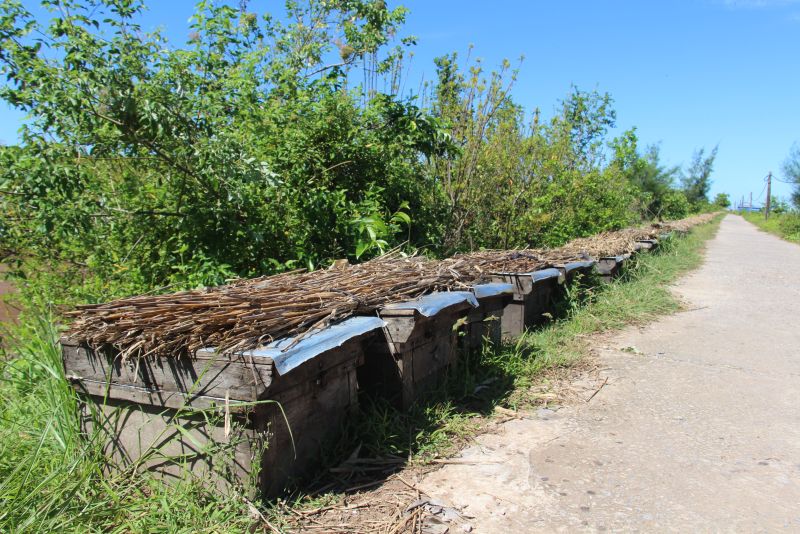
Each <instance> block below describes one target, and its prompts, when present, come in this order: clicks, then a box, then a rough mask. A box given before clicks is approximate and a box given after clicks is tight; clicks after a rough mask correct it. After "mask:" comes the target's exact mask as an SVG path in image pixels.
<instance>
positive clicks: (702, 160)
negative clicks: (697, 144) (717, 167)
mask: <svg viewBox="0 0 800 534" xmlns="http://www.w3.org/2000/svg"><path fill="white" fill-rule="evenodd" d="M718 148H719V147H714V149H713V150H711V152H710V153H709V154H708V156H705V149H704V148H701V149H699V150H696V151H695V153H694V156H693V157H692V163H691V165H689V168H688V169H687V170H686V174H684V176H683V177H682V178H681V183H682V184H683V192H684V193H685V194H686V199H687V200H688V201H689V203H690V204H691V205H692V207H693V208H694V209H698V208H699V207H700V206H701V205H702V204H707V203H708V191H709V189H711V173H712V172H713V170H714V160H715V159H716V157H717V149H718Z"/></svg>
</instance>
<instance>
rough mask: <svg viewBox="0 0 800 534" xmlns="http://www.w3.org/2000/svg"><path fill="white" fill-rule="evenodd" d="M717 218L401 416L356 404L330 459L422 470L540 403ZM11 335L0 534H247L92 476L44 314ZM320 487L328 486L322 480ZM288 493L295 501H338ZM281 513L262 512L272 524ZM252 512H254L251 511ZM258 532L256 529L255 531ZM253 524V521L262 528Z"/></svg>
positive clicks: (177, 499) (210, 509) (655, 290)
mask: <svg viewBox="0 0 800 534" xmlns="http://www.w3.org/2000/svg"><path fill="white" fill-rule="evenodd" d="M716 228H717V223H712V224H709V225H705V226H702V227H699V228H696V229H695V230H693V231H692V232H691V233H690V234H689V236H687V237H686V238H682V239H676V240H674V241H672V242H670V243H668V244H666V245H665V246H664V247H663V249H662V251H661V252H660V253H659V254H653V255H642V256H641V257H640V259H639V260H638V261H637V262H636V263H635V264H634V266H633V267H632V268H631V269H629V270H628V272H627V273H626V274H625V276H624V277H623V278H621V279H620V280H618V281H616V282H614V283H612V284H609V285H606V286H600V287H597V286H594V285H591V284H584V285H583V286H582V287H580V288H579V289H576V290H573V292H572V294H571V296H570V299H569V300H568V302H567V306H566V308H565V316H564V318H563V319H560V320H557V321H554V322H553V323H552V324H551V325H550V326H548V327H546V328H543V329H540V330H536V331H533V332H529V333H528V334H526V335H525V336H523V337H522V338H521V339H520V340H518V342H517V343H515V344H514V345H512V346H505V347H499V348H497V349H496V350H491V349H488V348H487V349H486V350H485V351H483V353H481V354H474V355H472V356H470V357H468V358H466V359H465V360H464V362H463V363H462V364H460V365H459V367H458V369H457V370H456V371H455V372H454V373H452V374H451V376H450V377H449V380H448V382H447V384H446V385H445V386H444V387H443V388H442V390H441V391H440V392H439V393H438V396H436V397H434V398H433V399H432V400H431V401H430V402H428V403H426V404H424V405H420V406H417V407H416V408H414V409H413V410H411V411H408V412H401V411H398V410H396V409H394V408H392V407H391V406H389V405H385V404H382V403H379V402H375V403H371V404H369V403H368V404H366V406H365V408H364V409H363V410H362V413H361V415H360V416H359V417H357V418H354V419H353V420H352V422H351V424H350V426H349V428H348V429H346V432H345V435H344V437H343V438H342V439H341V440H340V441H339V442H338V443H337V444H335V446H332V447H331V449H330V451H329V453H330V455H329V457H328V458H327V459H326V460H327V463H328V464H335V463H337V462H341V461H342V459H343V458H346V457H347V456H348V455H349V454H350V453H352V451H353V450H354V449H355V448H358V449H359V451H360V453H359V454H360V456H361V457H370V456H387V455H394V456H396V457H402V458H404V459H407V460H408V461H409V462H411V463H426V462H428V461H429V460H430V459H431V458H433V457H436V456H442V455H446V454H448V453H450V452H453V451H454V450H455V449H457V448H458V447H459V446H460V445H461V444H462V443H463V442H464V441H465V440H466V439H468V438H469V437H471V436H474V435H475V434H476V433H477V432H479V431H480V430H481V428H482V427H483V425H484V424H485V423H486V422H487V421H488V420H489V419H490V418H491V414H492V413H494V410H495V408H496V407H498V406H501V407H510V408H518V407H524V406H526V405H531V404H535V403H536V402H537V401H538V397H537V393H536V391H537V390H536V388H533V387H532V386H534V385H536V384H537V382H538V381H540V380H541V376H542V372H543V371H544V370H545V369H549V368H553V367H556V366H568V365H571V364H573V363H574V362H576V361H577V360H579V359H580V358H581V356H582V355H583V354H584V352H585V348H586V343H587V339H586V336H587V335H590V334H593V333H597V332H602V331H607V330H613V329H617V328H621V327H623V326H625V325H627V324H630V323H636V322H644V321H648V320H651V319H652V318H654V317H656V316H658V315H661V314H665V313H669V312H672V311H675V310H677V309H679V303H678V302H677V301H676V300H675V298H674V297H673V296H672V295H671V294H670V292H669V290H668V288H667V287H666V286H667V284H669V283H670V282H672V281H674V280H675V279H676V278H677V277H679V276H680V275H681V274H682V273H684V272H686V271H688V270H690V269H692V268H694V267H696V266H697V265H699V263H700V262H701V258H702V249H703V244H704V242H705V241H706V240H707V239H709V238H710V237H711V236H713V234H714V232H715V231H716ZM22 324H23V325H25V326H23V327H20V328H18V329H16V330H15V331H14V332H13V333H12V338H13V339H12V340H11V343H10V348H9V349H7V350H8V352H7V353H5V354H4V355H3V356H2V358H0V531H2V532H16V531H28V532H48V531H55V530H57V531H63V532H77V531H80V532H95V531H111V532H131V531H135V532H140V531H147V532H183V531H185V532H205V531H208V532H246V531H250V529H251V528H254V523H253V521H254V519H253V515H252V514H253V509H252V508H251V507H250V505H249V504H248V503H247V502H246V501H244V500H243V499H242V498H240V497H237V496H224V495H220V494H218V493H216V492H214V491H212V490H209V489H205V488H203V487H202V486H200V485H198V484H194V483H184V484H180V485H173V486H170V487H166V486H164V485H163V484H161V483H160V482H159V481H158V480H155V479H153V478H151V477H149V476H148V475H147V474H133V473H130V472H123V473H119V474H116V475H114V476H109V475H108V474H106V473H104V472H103V470H102V462H101V457H100V455H99V452H98V450H97V445H96V444H95V443H91V442H89V443H87V442H86V441H85V440H83V439H81V438H80V436H79V434H78V424H77V419H76V405H75V402H76V400H75V398H74V396H73V394H72V392H71V390H70V388H69V387H68V386H67V383H66V381H65V379H64V376H63V371H62V367H61V360H60V353H59V350H58V347H57V344H56V338H57V332H56V331H55V330H54V328H53V327H52V324H53V323H52V320H51V318H50V317H49V316H47V314H42V315H41V316H40V317H39V318H38V319H33V320H31V319H30V318H28V319H27V320H26V319H25V318H24V317H23V320H22ZM320 482H321V483H322V484H323V485H328V486H330V482H329V481H328V480H324V481H320ZM340 488H341V487H340V486H333V489H332V490H328V491H327V492H326V493H322V494H320V493H316V494H313V496H312V495H311V494H308V493H301V492H297V493H295V495H294V498H293V500H292V502H293V503H294V504H293V505H294V506H309V505H311V506H316V505H318V504H319V503H320V502H326V501H327V502H331V501H336V500H337V499H338V498H340V495H341V494H340V493H338V491H339V490H340ZM285 509H286V508H285V506H281V507H276V506H271V507H269V506H268V507H265V508H264V509H263V510H262V511H263V513H264V514H265V515H267V516H268V517H271V518H272V519H273V521H274V523H275V524H282V522H283V519H282V517H281V514H285V513H287V512H286V511H285ZM256 515H257V514H256ZM256 526H258V525H256ZM261 527H263V525H262V526H261Z"/></svg>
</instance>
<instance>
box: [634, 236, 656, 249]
mask: <svg viewBox="0 0 800 534" xmlns="http://www.w3.org/2000/svg"><path fill="white" fill-rule="evenodd" d="M657 246H658V240H656V239H642V240H640V241H637V242H636V245H635V247H636V248H635V251H636V252H641V251H644V250H654V249H655V248H656V247H657Z"/></svg>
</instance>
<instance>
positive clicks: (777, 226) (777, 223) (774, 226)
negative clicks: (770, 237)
mask: <svg viewBox="0 0 800 534" xmlns="http://www.w3.org/2000/svg"><path fill="white" fill-rule="evenodd" d="M740 215H742V217H744V218H745V219H746V220H748V221H749V222H751V223H753V224H755V225H756V226H758V227H759V228H761V229H762V230H764V231H765V232H769V233H771V234H775V235H776V236H778V237H781V238H783V239H785V240H787V241H791V242H793V243H800V213H773V214H771V215H770V217H769V219H765V218H764V214H763V213H741V214H740Z"/></svg>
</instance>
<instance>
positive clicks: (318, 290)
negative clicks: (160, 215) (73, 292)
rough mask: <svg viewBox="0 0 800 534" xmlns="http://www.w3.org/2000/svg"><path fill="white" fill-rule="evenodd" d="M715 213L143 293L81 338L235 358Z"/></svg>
mask: <svg viewBox="0 0 800 534" xmlns="http://www.w3.org/2000/svg"><path fill="white" fill-rule="evenodd" d="M709 218H710V215H700V216H696V217H690V218H688V219H683V220H680V221H675V222H672V223H666V224H663V225H660V226H659V227H649V228H629V229H623V230H619V231H616V232H606V233H603V234H599V235H597V236H594V237H590V238H584V239H577V240H575V241H572V242H570V243H569V244H567V245H566V246H564V247H562V248H558V249H552V250H544V249H537V250H511V251H483V252H476V253H472V254H463V255H459V256H455V257H453V258H449V259H446V260H442V261H434V260H428V259H425V258H422V257H401V256H399V255H398V254H396V253H392V254H388V255H385V256H381V257H379V258H377V259H375V260H372V261H368V262H365V263H362V264H358V265H349V264H347V263H346V262H344V263H343V264H341V265H337V264H335V265H334V266H332V267H331V268H329V269H324V270H319V271H312V272H293V273H284V274H280V275H275V276H269V277H263V278H256V279H251V280H238V281H235V282H233V283H231V284H228V285H225V286H221V287H217V288H211V289H202V290H196V291H184V292H180V293H173V294H166V295H143V296H136V297H131V298H125V299H119V300H115V301H112V302H109V303H106V304H92V305H85V306H81V307H79V308H78V309H77V310H76V311H74V312H71V315H72V316H73V317H75V322H74V323H73V324H72V327H71V329H70V337H72V338H73V339H74V340H76V341H79V342H82V343H88V344H90V345H93V346H99V345H103V344H111V345H113V346H114V347H116V348H117V349H119V350H120V351H121V352H122V354H123V356H124V357H143V356H147V355H151V354H155V355H178V354H182V353H185V352H187V351H188V352H189V353H191V352H193V351H195V350H197V349H199V348H202V347H208V346H213V347H217V348H218V349H219V350H220V351H222V352H226V353H229V352H234V351H237V350H246V349H251V348H254V347H257V346H259V345H261V344H263V343H266V342H270V341H272V340H274V339H278V338H282V337H286V336H291V335H298V336H302V335H304V334H306V333H308V332H312V331H314V330H317V329H320V328H324V327H325V326H327V325H329V324H331V323H333V322H336V321H338V320H342V319H345V318H347V317H350V316H352V315H356V314H370V313H374V312H375V310H377V309H378V308H380V307H381V306H383V305H385V304H387V303H390V302H398V301H402V300H408V299H413V298H416V297H419V296H422V295H424V294H427V293H430V292H432V291H448V290H458V289H465V288H468V287H469V286H471V285H473V284H475V283H478V282H481V281H485V280H488V278H489V275H490V274H491V273H496V272H530V271H534V270H537V269H542V268H545V267H551V266H555V265H560V264H563V263H565V262H569V261H573V260H578V259H586V258H587V257H588V256H592V257H595V258H599V257H603V256H610V255H616V254H622V253H625V252H631V251H633V250H634V245H635V243H636V241H637V240H641V239H649V238H652V237H655V236H657V235H658V234H659V233H663V232H664V231H671V230H675V231H681V230H686V229H688V228H689V227H691V226H693V225H696V224H699V223H702V222H705V221H707V220H708V219H709Z"/></svg>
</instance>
